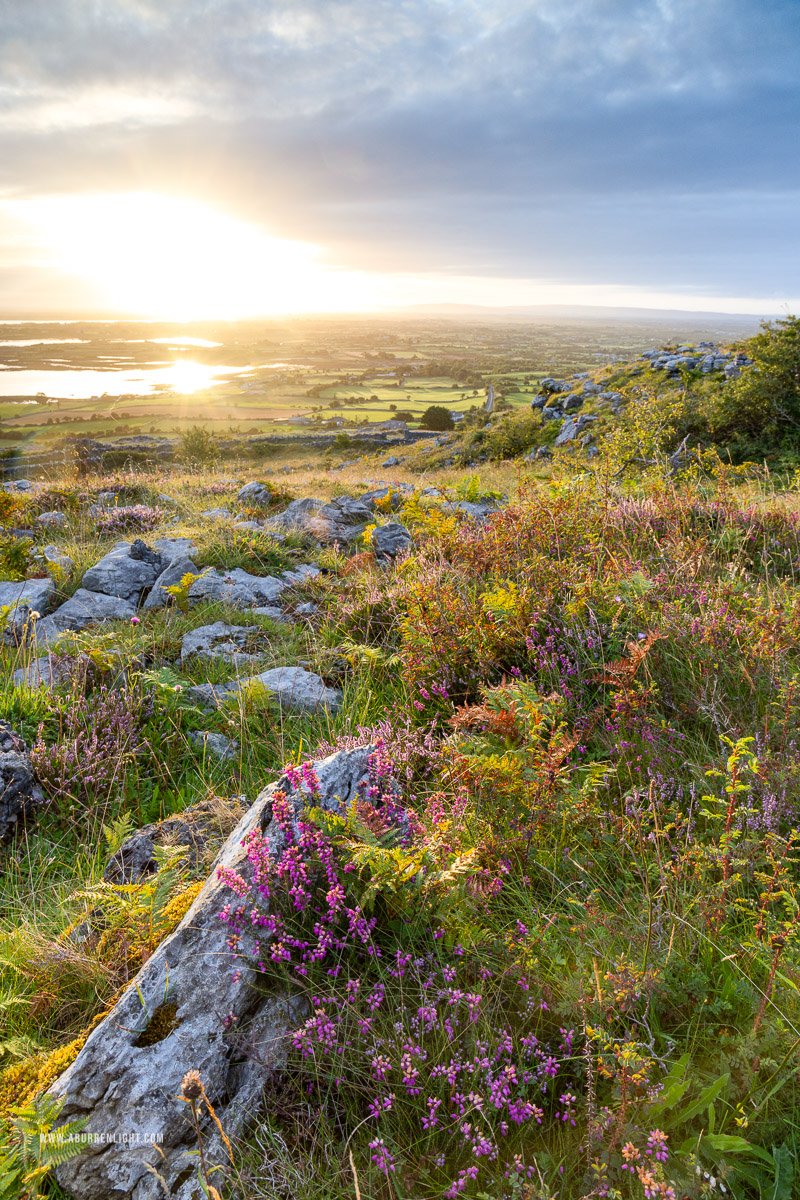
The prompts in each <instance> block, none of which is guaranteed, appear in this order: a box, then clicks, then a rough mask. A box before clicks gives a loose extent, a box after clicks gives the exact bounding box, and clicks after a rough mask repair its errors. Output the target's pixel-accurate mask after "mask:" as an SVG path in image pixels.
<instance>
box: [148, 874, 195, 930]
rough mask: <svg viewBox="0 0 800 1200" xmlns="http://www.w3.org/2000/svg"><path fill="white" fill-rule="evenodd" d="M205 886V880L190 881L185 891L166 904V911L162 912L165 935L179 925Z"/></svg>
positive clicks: (161, 923) (162, 925) (161, 922)
mask: <svg viewBox="0 0 800 1200" xmlns="http://www.w3.org/2000/svg"><path fill="white" fill-rule="evenodd" d="M203 886H204V881H203V880H196V881H195V882H194V883H190V884H189V885H188V886H187V887H185V888H184V889H183V891H181V892H178V894H177V895H176V896H173V897H172V899H171V900H170V901H169V902H168V903H167V904H165V905H164V911H163V912H162V914H161V921H160V923H159V924H160V926H161V927H162V928H163V934H162V936H163V937H166V935H167V934H168V933H172V930H173V929H174V928H175V927H176V925H179V924H180V922H181V921H182V920H183V918H184V917H185V916H186V914H187V912H188V911H189V909H190V908H191V907H192V905H193V904H194V902H195V900H196V899H197V897H198V896H199V895H200V892H201V891H202V889H203Z"/></svg>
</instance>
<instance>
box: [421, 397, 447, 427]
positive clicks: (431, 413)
mask: <svg viewBox="0 0 800 1200" xmlns="http://www.w3.org/2000/svg"><path fill="white" fill-rule="evenodd" d="M453 424H454V422H453V414H452V413H451V412H450V409H449V408H443V407H442V405H441V404H431V405H429V407H428V408H426V409H425V412H424V413H423V414H422V417H421V418H420V423H419V425H420V429H435V430H439V431H444V430H447V429H452V428H453Z"/></svg>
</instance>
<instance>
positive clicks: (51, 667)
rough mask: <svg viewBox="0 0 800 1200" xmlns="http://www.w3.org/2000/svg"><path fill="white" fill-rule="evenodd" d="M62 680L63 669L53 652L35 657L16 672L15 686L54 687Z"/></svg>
mask: <svg viewBox="0 0 800 1200" xmlns="http://www.w3.org/2000/svg"><path fill="white" fill-rule="evenodd" d="M60 682H61V671H60V670H59V668H58V666H57V664H56V660H55V659H54V658H53V656H52V654H45V655H43V656H42V657H41V658H35V659H34V660H33V662H30V663H28V665H27V666H25V667H20V668H19V669H18V670H16V671H15V672H14V687H18V688H21V687H25V688H37V687H53V686H54V685H55V684H57V683H60Z"/></svg>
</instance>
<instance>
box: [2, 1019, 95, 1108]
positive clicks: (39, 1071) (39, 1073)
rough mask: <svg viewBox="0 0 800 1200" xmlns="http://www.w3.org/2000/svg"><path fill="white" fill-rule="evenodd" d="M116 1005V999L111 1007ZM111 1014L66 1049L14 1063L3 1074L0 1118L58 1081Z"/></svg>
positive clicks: (63, 1047)
mask: <svg viewBox="0 0 800 1200" xmlns="http://www.w3.org/2000/svg"><path fill="white" fill-rule="evenodd" d="M115 1001H116V996H115V997H114V1000H113V1001H112V1005H113V1003H114V1002H115ZM109 1011H110V1008H109V1009H106V1010H105V1012H101V1013H98V1014H97V1016H96V1017H94V1018H93V1020H91V1021H90V1022H89V1024H88V1025H87V1026H86V1028H85V1029H84V1030H83V1032H82V1033H79V1034H78V1036H77V1037H76V1038H74V1039H73V1041H71V1042H67V1044H66V1045H65V1046H58V1047H57V1048H56V1049H55V1050H51V1051H50V1052H49V1053H45V1054H34V1055H33V1057H32V1058H26V1059H25V1060H24V1062H18V1063H14V1064H13V1065H12V1066H10V1067H6V1069H5V1070H4V1071H0V1118H4V1117H7V1116H8V1113H9V1109H10V1108H12V1107H14V1106H17V1105H21V1104H27V1103H28V1102H29V1101H30V1100H32V1099H33V1098H34V1096H36V1095H37V1094H38V1093H39V1092H42V1091H44V1090H45V1088H48V1087H49V1086H50V1084H51V1083H53V1082H54V1081H55V1080H56V1079H58V1077H59V1075H60V1074H61V1073H62V1071H66V1069H67V1067H69V1066H71V1065H72V1063H74V1061H75V1059H76V1058H77V1057H78V1054H79V1053H80V1051H81V1050H82V1049H83V1046H84V1043H85V1042H86V1039H87V1038H88V1036H89V1034H90V1033H91V1032H92V1030H93V1029H94V1028H95V1026H97V1025H99V1024H100V1022H101V1021H102V1020H103V1018H104V1017H106V1016H108V1013H109Z"/></svg>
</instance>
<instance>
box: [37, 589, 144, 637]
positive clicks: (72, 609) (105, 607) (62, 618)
mask: <svg viewBox="0 0 800 1200" xmlns="http://www.w3.org/2000/svg"><path fill="white" fill-rule="evenodd" d="M134 616H136V605H135V604H134V603H133V602H132V601H130V600H126V599H124V598H123V597H121V596H108V595H106V593H105V592H90V591H87V589H86V588H83V587H81V588H78V590H77V592H75V595H74V596H71V597H70V599H69V600H67V601H66V603H65V604H62V605H61V607H60V608H57V609H56V611H55V612H54V613H52V614H51V615H50V616H49V617H44V618H43V619H42V620H41V621H37V622H36V625H35V627H34V632H33V636H34V638H35V640H36V641H37V642H38V643H39V644H40V645H49V644H51V643H53V642H55V641H56V639H57V638H59V637H60V636H61V634H62V633H65V632H66V631H67V630H69V629H73V630H77V629H85V628H86V627H87V625H96V624H98V622H101V621H121V620H125V619H126V618H127V619H128V620H130V618H131V617H134Z"/></svg>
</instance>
